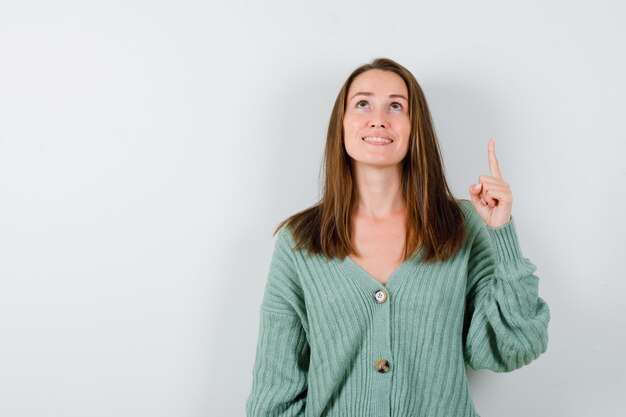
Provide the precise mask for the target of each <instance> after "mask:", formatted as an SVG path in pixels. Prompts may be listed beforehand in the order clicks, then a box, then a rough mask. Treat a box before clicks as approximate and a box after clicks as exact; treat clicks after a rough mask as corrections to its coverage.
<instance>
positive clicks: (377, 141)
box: [363, 136, 393, 143]
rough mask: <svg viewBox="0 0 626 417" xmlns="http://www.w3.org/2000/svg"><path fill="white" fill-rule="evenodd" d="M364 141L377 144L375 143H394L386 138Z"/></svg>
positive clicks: (370, 138)
mask: <svg viewBox="0 0 626 417" xmlns="http://www.w3.org/2000/svg"><path fill="white" fill-rule="evenodd" d="M363 140H364V141H366V142H375V143H391V142H393V141H392V140H391V139H385V138H377V137H370V136H368V137H365V138H363Z"/></svg>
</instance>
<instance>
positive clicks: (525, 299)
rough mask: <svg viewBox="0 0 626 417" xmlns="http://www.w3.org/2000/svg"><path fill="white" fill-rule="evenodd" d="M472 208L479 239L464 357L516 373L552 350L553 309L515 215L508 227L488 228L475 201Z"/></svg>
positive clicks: (474, 255)
mask: <svg viewBox="0 0 626 417" xmlns="http://www.w3.org/2000/svg"><path fill="white" fill-rule="evenodd" d="M469 210H470V211H468V212H469V213H470V214H471V216H470V217H471V219H472V220H473V221H472V222H470V223H472V224H473V229H474V230H475V237H474V239H473V242H472V247H471V252H470V259H469V266H468V287H467V288H468V290H467V298H466V300H467V304H466V315H465V323H464V341H465V343H464V356H465V359H466V362H467V363H468V364H469V365H470V366H471V367H472V368H474V369H479V368H486V369H491V370H493V371H495V372H508V371H512V370H514V369H517V368H520V367H522V366H524V365H527V364H528V363H530V362H531V361H533V360H535V359H536V358H537V357H539V355H541V354H542V353H544V352H545V351H546V350H547V347H548V322H549V320H550V310H549V308H548V305H547V304H546V302H545V301H544V300H543V299H541V298H540V297H539V296H538V282H539V278H538V277H537V276H536V275H534V272H535V270H536V269H537V268H536V267H535V265H533V264H532V263H531V262H530V261H529V260H528V259H527V258H524V257H523V255H522V252H521V249H520V245H519V241H518V237H517V232H516V229H515V223H514V220H513V217H512V216H511V220H510V221H509V223H507V224H505V225H503V226H499V227H489V226H487V225H485V223H484V222H483V221H481V219H480V218H479V217H478V215H477V214H476V212H475V211H474V210H473V208H472V207H471V205H470V206H469ZM471 211H473V213H471Z"/></svg>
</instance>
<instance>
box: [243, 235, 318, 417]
mask: <svg viewBox="0 0 626 417" xmlns="http://www.w3.org/2000/svg"><path fill="white" fill-rule="evenodd" d="M287 234H288V231H287V230H285V228H284V227H283V228H282V229H281V230H280V231H279V233H278V235H277V238H276V243H275V246H274V253H273V255H272V261H271V265H270V271H269V274H268V276H267V281H266V285H265V293H264V296H263V301H262V303H261V311H260V316H261V317H260V325H259V335H258V341H257V348H256V358H255V363H254V368H253V372H252V375H253V376H252V389H251V392H250V394H249V397H248V399H247V401H246V415H247V417H294V416H303V415H304V410H305V406H306V394H307V372H308V366H309V355H310V349H309V344H308V339H307V336H306V331H305V328H304V327H303V324H302V318H303V317H304V316H303V315H304V314H306V310H305V308H304V300H303V296H302V291H301V287H300V286H299V284H298V276H297V270H296V268H295V262H294V258H293V252H292V251H291V240H290V239H289V237H288V236H287Z"/></svg>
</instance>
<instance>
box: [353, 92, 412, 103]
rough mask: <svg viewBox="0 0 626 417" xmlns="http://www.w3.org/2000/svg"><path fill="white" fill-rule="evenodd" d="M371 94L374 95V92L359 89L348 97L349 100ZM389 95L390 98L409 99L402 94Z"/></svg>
mask: <svg viewBox="0 0 626 417" xmlns="http://www.w3.org/2000/svg"><path fill="white" fill-rule="evenodd" d="M373 95H374V93H370V92H369V91H360V92H358V93H355V94H354V95H352V97H350V100H352V99H353V98H354V97H356V96H373ZM389 97H390V98H401V99H404V100H406V101H407V102H408V101H409V100H408V99H407V98H406V97H404V96H403V95H402V94H389Z"/></svg>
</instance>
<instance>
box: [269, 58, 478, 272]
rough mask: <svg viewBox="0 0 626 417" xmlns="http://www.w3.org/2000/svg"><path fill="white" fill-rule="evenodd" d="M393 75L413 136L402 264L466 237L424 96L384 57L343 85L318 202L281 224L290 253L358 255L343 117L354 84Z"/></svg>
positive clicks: (437, 255)
mask: <svg viewBox="0 0 626 417" xmlns="http://www.w3.org/2000/svg"><path fill="white" fill-rule="evenodd" d="M373 69H378V70H383V71H392V72H394V73H395V74H397V75H399V76H400V77H401V78H402V79H403V80H404V83H405V84H406V87H407V90H408V95H409V97H408V99H409V117H410V123H411V132H410V136H409V147H408V151H407V154H406V157H405V158H404V159H403V161H402V162H401V164H402V173H401V182H402V192H403V196H404V199H405V202H406V207H407V219H406V235H405V249H404V256H403V261H404V260H406V259H408V258H409V257H410V256H412V255H413V254H414V252H415V250H416V249H417V248H421V249H422V251H423V252H422V255H423V256H422V259H423V261H424V262H437V261H441V260H445V259H447V258H449V257H451V256H452V255H454V253H455V252H456V251H457V250H458V249H459V248H460V247H461V245H462V244H463V240H464V239H465V233H466V231H465V225H464V220H463V213H462V211H461V208H460V207H459V203H458V202H457V201H456V199H455V198H454V196H453V195H452V193H451V191H450V189H449V187H448V184H447V182H446V179H445V174H444V166H443V160H442V157H441V151H440V148H439V143H438V141H437V136H436V134H435V130H434V125H433V121H432V118H431V115H430V111H429V109H428V104H427V102H426V98H425V96H424V93H423V91H422V89H421V87H420V85H419V84H418V82H417V80H416V79H415V77H414V76H413V74H411V72H410V71H409V70H407V69H406V68H405V67H403V66H402V65H400V64H398V63H397V62H395V61H393V60H391V59H388V58H376V59H374V60H373V61H372V62H370V63H367V64H364V65H361V66H359V67H358V68H356V69H355V70H354V71H352V73H351V74H350V75H349V76H348V78H347V79H346V81H345V82H344V84H343V86H342V87H341V90H339V94H338V95H337V98H336V100H335V104H334V106H333V110H332V113H331V116H330V121H329V124H328V132H327V136H326V147H325V151H324V162H323V167H324V175H323V178H324V183H323V188H322V189H323V192H322V198H321V199H320V201H319V202H318V203H316V204H315V205H313V206H311V207H308V208H306V209H304V210H302V211H300V212H298V213H295V214H293V215H291V216H289V217H288V218H286V219H285V220H283V221H282V222H280V223H279V225H278V226H277V227H276V230H275V231H274V234H276V233H277V232H278V231H279V230H280V229H281V228H282V227H283V226H284V225H286V227H287V228H288V229H289V230H290V231H291V233H292V236H293V238H294V242H295V243H296V245H295V247H294V249H295V250H300V249H302V248H306V250H307V251H308V253H310V254H311V253H312V254H322V255H323V256H325V257H326V258H340V259H343V258H344V257H345V256H347V255H349V254H351V253H356V250H355V248H354V245H353V243H352V227H353V226H352V220H351V219H352V214H353V210H354V208H355V202H356V193H357V190H356V189H355V184H356V181H355V178H354V177H353V171H352V164H351V158H350V156H349V155H348V153H347V152H346V149H345V145H344V132H343V119H344V112H345V107H346V100H347V95H348V91H349V89H350V85H351V84H352V81H353V80H354V79H355V78H356V77H357V76H358V75H360V74H362V73H363V72H365V71H368V70H373Z"/></svg>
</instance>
